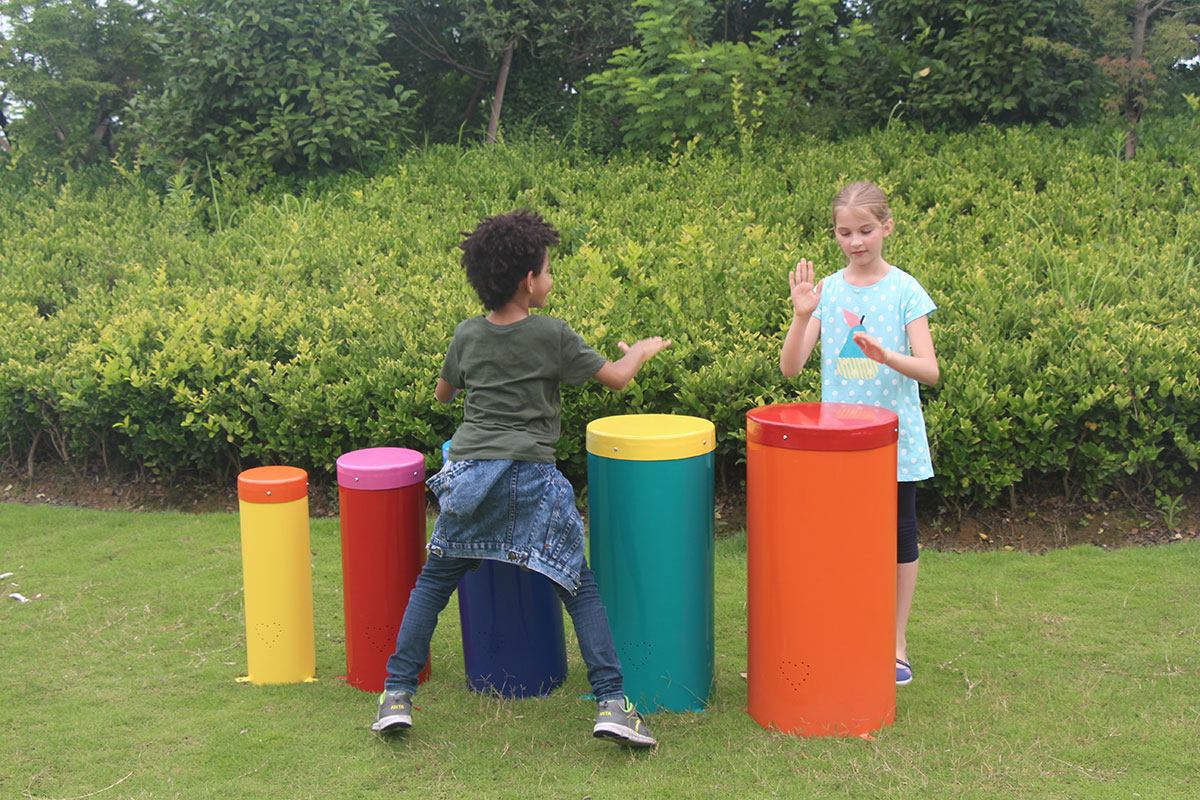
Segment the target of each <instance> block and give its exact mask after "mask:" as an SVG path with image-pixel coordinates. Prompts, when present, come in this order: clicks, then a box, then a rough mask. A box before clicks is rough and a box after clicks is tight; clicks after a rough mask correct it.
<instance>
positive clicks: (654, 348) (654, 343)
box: [617, 336, 671, 361]
mask: <svg viewBox="0 0 1200 800" xmlns="http://www.w3.org/2000/svg"><path fill="white" fill-rule="evenodd" d="M670 346H671V340H670V339H664V338H663V337H661V336H651V337H650V338H649V339H641V340H639V341H636V342H634V343H633V346H632V347H630V346H629V345H627V344H625V343H624V342H617V347H618V348H619V349H620V350H621V352H622V353H626V354H628V353H629V352H630V351H634V352H635V353H637V355H639V356H640V357H641V359H642V361H645V360H646V359H648V358H653V357H654V356H656V355H658V354H659V353H660V352H661V351H662V350H663V349H665V348H667V347H670Z"/></svg>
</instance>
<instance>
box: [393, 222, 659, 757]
mask: <svg viewBox="0 0 1200 800" xmlns="http://www.w3.org/2000/svg"><path fill="white" fill-rule="evenodd" d="M558 239H559V235H558V231H556V230H555V229H554V228H553V227H551V226H550V224H549V223H547V222H546V221H545V220H543V219H542V218H541V217H540V216H539V215H537V214H534V213H532V212H512V213H509V214H504V215H501V216H495V217H489V218H487V219H485V220H484V221H483V222H481V223H480V224H479V226H478V227H477V228H476V229H475V231H474V232H473V233H471V234H470V235H469V236H468V237H467V238H466V240H465V241H463V243H462V244H461V245H460V246H461V247H462V250H463V257H462V264H463V267H465V268H466V272H467V279H468V280H469V281H470V283H471V285H472V286H473V287H474V288H475V291H476V293H477V294H478V295H479V299H480V300H481V301H482V302H483V305H484V307H485V308H486V309H487V310H488V311H489V313H488V314H487V315H486V316H477V317H472V318H470V319H467V320H464V321H463V322H461V323H459V325H458V327H456V328H455V330H454V339H453V340H452V341H451V343H450V347H449V349H448V350H447V352H446V358H445V361H444V362H443V364H442V370H441V374H440V377H439V378H438V381H437V386H436V388H435V389H434V396H435V397H437V399H438V401H440V402H442V403H449V402H450V401H451V400H453V399H454V398H455V396H456V395H457V394H458V393H459V392H460V391H462V390H464V389H465V390H466V399H465V402H464V406H463V422H462V425H461V426H459V428H458V430H457V431H455V433H454V438H453V439H452V440H451V443H450V457H449V459H448V460H447V463H446V465H445V466H444V467H443V468H442V470H441V472H439V473H438V474H437V475H434V476H433V477H432V478H430V479H429V481H428V485H429V488H430V489H431V490H432V491H433V493H434V494H435V495H437V497H438V502H439V505H440V506H441V514H440V515H439V516H438V520H437V523H436V524H435V525H434V529H433V536H432V537H431V540H430V543H429V558H428V560H427V561H426V562H425V567H424V568H423V569H422V571H421V574H420V576H419V577H418V578H417V583H416V586H415V587H414V588H413V591H412V594H411V595H410V596H409V600H408V607H407V609H406V611H405V612H404V620H403V622H402V624H401V626H400V632H399V633H398V634H397V636H396V652H395V653H393V654H392V656H391V657H390V658H389V659H388V664H387V670H388V676H387V680H386V681H385V688H384V692H383V694H382V695H381V696H380V698H379V709H378V711H377V712H376V715H375V722H374V724H372V726H371V727H372V729H374V730H377V731H383V730H391V729H396V728H408V727H411V726H412V696H413V694H414V693H415V692H416V689H417V675H418V673H419V672H420V671H421V669H422V667H423V666H424V665H425V661H426V658H427V657H428V654H429V641H430V638H431V637H432V636H433V630H434V628H435V627H436V625H437V615H438V613H439V612H440V611H441V610H442V609H443V608H445V606H446V603H447V602H448V601H449V599H450V595H451V594H453V592H454V589H455V587H456V586H457V585H458V581H459V579H460V578H461V577H462V576H463V574H464V573H465V572H466V571H467V570H468V569H469V568H471V567H472V566H474V565H476V564H477V563H478V560H479V559H483V558H490V559H496V560H500V561H509V562H514V563H518V564H520V565H522V566H524V567H527V568H529V569H532V570H535V571H537V572H540V573H542V574H544V575H546V576H547V577H549V578H550V579H551V580H552V581H553V582H554V588H555V589H556V590H557V592H558V594H559V596H560V597H561V598H562V601H563V605H564V606H565V607H566V609H567V612H568V613H569V614H570V615H571V620H572V622H573V623H574V625H575V633H576V635H577V637H578V639H579V650H580V653H581V654H582V656H583V660H584V662H585V663H586V664H587V674H588V681H589V682H590V683H591V685H592V692H593V694H594V695H595V697H596V701H597V714H596V724H595V726H594V727H593V729H592V733H593V735H594V736H596V737H598V738H607V739H610V740H612V741H615V742H617V743H619V744H623V745H627V746H631V747H652V746H654V745H655V744H656V742H655V741H654V737H653V736H652V735H651V734H650V731H649V729H647V727H646V722H645V720H644V719H643V718H642V715H641V714H639V713H638V712H637V711H636V710H635V709H634V708H633V706H632V705H631V704H630V703H629V701H628V700H627V699H626V698H625V694H624V684H623V682H622V677H621V664H620V662H619V661H618V659H617V654H616V649H615V647H614V646H613V640H612V632H611V631H610V629H609V627H608V616H607V615H606V614H605V611H604V605H603V603H602V602H601V600H600V594H599V592H598V591H597V589H596V582H595V580H594V578H593V576H592V572H591V570H590V569H588V566H587V563H586V562H585V560H584V556H583V520H582V519H581V518H580V516H579V512H578V511H577V510H576V508H575V494H574V490H573V489H572V487H571V484H570V483H569V482H568V481H567V479H566V478H564V477H563V475H562V474H561V473H560V472H559V471H558V469H557V467H556V466H555V459H554V443H555V442H556V441H557V440H558V436H559V429H560V422H561V416H562V402H561V396H560V394H559V384H560V383H570V384H581V383H584V382H585V381H586V380H587V379H589V378H593V377H594V378H596V380H598V381H600V382H601V383H602V384H604V385H605V386H607V387H608V388H609V389H612V390H614V391H619V390H621V389H624V388H625V387H626V386H627V385H628V384H629V382H630V381H631V380H633V377H634V376H635V375H636V374H637V372H638V370H639V369H640V368H641V365H642V362H644V361H646V360H647V359H649V358H651V357H652V356H654V355H655V354H656V353H658V352H659V351H660V350H662V349H663V348H664V347H667V346H669V345H670V344H671V341H670V340H669V339H663V338H662V337H658V336H656V337H652V338H650V339H643V340H641V341H639V342H637V343H636V344H634V345H633V346H632V347H630V346H627V345H626V344H625V343H624V342H621V343H620V344H619V345H618V346H619V347H620V348H621V350H622V352H623V353H624V355H623V356H622V357H621V359H620V360H618V361H616V362H610V361H608V360H606V359H605V358H604V356H602V355H600V354H599V353H597V352H596V351H595V350H593V349H592V348H591V347H589V346H588V345H587V344H586V343H585V342H584V341H583V339H582V338H581V337H580V336H579V334H577V333H575V331H573V330H571V328H570V327H569V326H568V325H567V324H566V323H564V322H562V321H561V320H557V319H554V318H553V317H548V316H543V315H533V314H530V313H529V309H530V308H543V307H544V306H545V305H546V297H547V295H549V293H550V288H551V286H552V285H553V280H552V279H551V277H550V268H549V257H548V255H547V248H549V247H550V246H552V245H556V244H558Z"/></svg>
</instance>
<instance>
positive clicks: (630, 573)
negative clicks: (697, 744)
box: [587, 414, 716, 711]
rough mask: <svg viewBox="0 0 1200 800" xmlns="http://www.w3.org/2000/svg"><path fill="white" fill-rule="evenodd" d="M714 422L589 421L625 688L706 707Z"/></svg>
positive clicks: (600, 551) (595, 514) (658, 706)
mask: <svg viewBox="0 0 1200 800" xmlns="http://www.w3.org/2000/svg"><path fill="white" fill-rule="evenodd" d="M715 446H716V431H715V429H714V427H713V424H712V423H711V422H709V421H708V420H704V419H700V418H699V417H688V416H676V415H671V414H629V415H625V416H617V417H604V418H602V419H598V420H594V421H593V422H591V423H590V424H589V425H588V427H587V451H588V522H589V527H590V530H591V542H590V559H591V567H592V571H593V572H594V573H595V575H596V583H597V585H598V586H599V587H600V596H601V598H603V600H604V605H605V608H606V609H607V611H608V621H609V625H610V627H611V628H612V634H613V640H614V642H615V643H616V646H617V655H618V656H619V657H620V659H621V668H622V672H623V673H624V677H625V694H627V695H628V696H629V699H630V700H632V701H633V702H634V704H636V705H637V707H638V708H639V709H643V710H646V711H656V710H665V711H700V710H703V709H704V707H705V706H706V705H707V703H708V695H709V690H710V688H711V687H712V681H713V646H714V645H713V637H714V634H713V449H714V447H715Z"/></svg>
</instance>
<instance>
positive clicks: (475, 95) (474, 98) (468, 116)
mask: <svg viewBox="0 0 1200 800" xmlns="http://www.w3.org/2000/svg"><path fill="white" fill-rule="evenodd" d="M482 96H483V78H476V79H475V91H473V92H471V99H470V100H468V101H467V108H466V110H465V111H464V112H463V121H462V127H463V128H466V127H467V126H468V125H470V124H471V120H472V119H473V118H474V117H475V109H477V108H479V98H480V97H482Z"/></svg>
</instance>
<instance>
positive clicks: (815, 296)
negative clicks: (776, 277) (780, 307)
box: [788, 258, 821, 317]
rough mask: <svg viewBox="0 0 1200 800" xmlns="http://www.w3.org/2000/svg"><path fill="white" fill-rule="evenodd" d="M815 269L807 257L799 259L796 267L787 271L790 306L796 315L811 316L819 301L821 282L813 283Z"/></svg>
mask: <svg viewBox="0 0 1200 800" xmlns="http://www.w3.org/2000/svg"><path fill="white" fill-rule="evenodd" d="M815 273H816V269H815V268H814V266H813V264H812V262H811V261H809V260H808V259H807V258H802V259H800V262H799V263H798V264H796V268H795V269H794V270H791V271H790V272H788V283H790V284H791V286H792V308H793V310H794V313H795V315H796V316H798V317H811V316H812V313H813V312H814V311H816V310H817V304H818V303H819V302H821V284H820V282H817V283H816V284H815V285H814V278H815Z"/></svg>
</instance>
